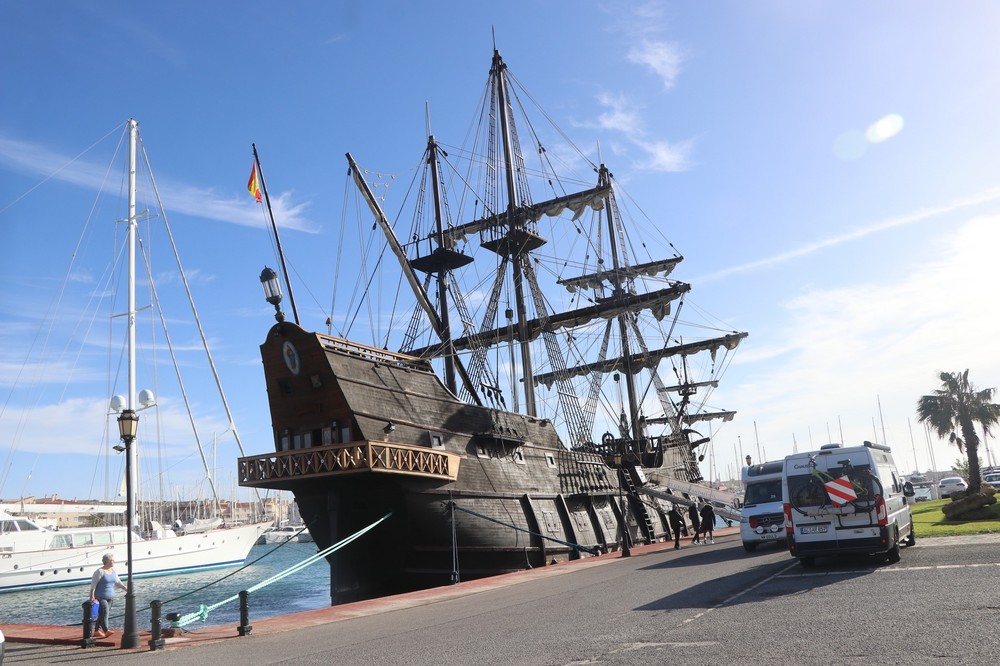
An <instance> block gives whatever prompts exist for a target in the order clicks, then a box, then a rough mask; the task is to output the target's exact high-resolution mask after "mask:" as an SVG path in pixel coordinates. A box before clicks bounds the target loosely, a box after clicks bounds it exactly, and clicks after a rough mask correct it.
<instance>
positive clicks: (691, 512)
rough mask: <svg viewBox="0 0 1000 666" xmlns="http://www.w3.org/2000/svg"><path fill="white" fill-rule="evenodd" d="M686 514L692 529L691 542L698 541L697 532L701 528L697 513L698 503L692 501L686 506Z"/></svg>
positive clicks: (699, 516) (699, 517)
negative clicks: (692, 536)
mask: <svg viewBox="0 0 1000 666" xmlns="http://www.w3.org/2000/svg"><path fill="white" fill-rule="evenodd" d="M688 516H689V517H690V518H691V529H692V530H694V538H693V539H691V543H698V532H699V531H700V530H701V515H700V514H699V513H698V503H697V502H693V503H692V504H691V506H690V507H688Z"/></svg>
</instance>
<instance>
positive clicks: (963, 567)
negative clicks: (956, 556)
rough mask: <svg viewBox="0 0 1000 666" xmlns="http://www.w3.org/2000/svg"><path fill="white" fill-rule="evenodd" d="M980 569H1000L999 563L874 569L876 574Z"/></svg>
mask: <svg viewBox="0 0 1000 666" xmlns="http://www.w3.org/2000/svg"><path fill="white" fill-rule="evenodd" d="M981 567H1000V562H977V563H975V564H938V565H935V566H927V567H889V568H888V569H876V571H877V572H878V573H891V572H893V571H926V570H928V569H976V568H981Z"/></svg>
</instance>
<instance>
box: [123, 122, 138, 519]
mask: <svg viewBox="0 0 1000 666" xmlns="http://www.w3.org/2000/svg"><path fill="white" fill-rule="evenodd" d="M138 133H139V123H138V122H137V121H136V120H135V119H134V118H129V120H128V396H127V397H126V401H127V402H126V404H125V407H126V409H131V410H133V411H134V410H135V409H136V404H135V232H136V219H135V169H136V159H135V153H136V142H137V136H138ZM127 455H128V456H129V467H130V475H129V476H130V478H129V483H130V484H131V485H132V493H131V494H130V495H129V496H128V498H127V504H128V506H127V507H126V512H127V515H128V520H129V524H130V525H131V526H132V527H134V528H138V526H139V521H138V518H137V516H136V511H135V496H136V492H137V490H138V487H139V486H138V483H137V481H138V478H139V473H138V470H139V465H138V463H139V456H138V454H137V450H136V446H135V442H133V443H132V445H131V446H129V447H128V453H127Z"/></svg>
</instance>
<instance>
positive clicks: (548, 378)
mask: <svg viewBox="0 0 1000 666" xmlns="http://www.w3.org/2000/svg"><path fill="white" fill-rule="evenodd" d="M745 337H747V334H746V333H730V334H729V335H724V336H722V337H721V338H712V339H711V340H702V341H700V342H689V343H687V344H683V345H676V346H674V347H664V348H663V349H660V350H657V351H650V352H646V353H641V354H631V355H630V356H629V357H628V360H629V365H630V367H631V368H632V370H633V371H635V370H640V369H641V370H649V369H652V368H655V367H656V366H657V365H658V364H659V363H660V361H661V360H663V359H665V358H669V357H671V356H678V355H686V354H695V353H697V352H701V351H711V352H712V353H713V354H714V353H715V352H716V350H718V349H719V348H720V347H725V348H726V349H729V350H732V349H736V347H737V345H739V344H740V341H741V340H742V339H743V338H745ZM624 369H625V358H623V357H618V358H609V359H605V360H604V361H597V362H596V363H586V364H584V365H578V366H576V367H573V368H566V370H564V372H566V373H568V374H567V376H569V377H582V376H585V375H588V374H590V373H591V372H605V373H606V372H622V371H623V370H624ZM555 380H556V373H554V372H547V373H544V374H541V375H535V383H536V384H542V385H544V386H545V387H546V388H548V387H551V386H552V383H553V382H554V381H555Z"/></svg>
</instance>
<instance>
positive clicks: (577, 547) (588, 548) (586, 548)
mask: <svg viewBox="0 0 1000 666" xmlns="http://www.w3.org/2000/svg"><path fill="white" fill-rule="evenodd" d="M447 506H448V507H449V508H453V509H456V510H458V511H464V512H465V513H467V514H469V515H472V516H475V517H476V518H483V519H485V520H488V521H490V522H493V523H496V524H497V525H503V526H504V527H510V528H513V529H515V530H517V531H519V532H527V533H528V534H531V535H533V536H537V537H541V538H543V539H548V540H549V541H555V542H556V543H561V544H562V545H564V546H569V547H570V548H572V549H573V550H582V551H584V552H587V553H590V554H591V555H600V554H601V551H600V549H599V548H597V547H596V546H581V545H580V544H578V543H570V542H569V541H563V540H562V539H557V538H555V537H551V536H548V535H545V534H539V533H538V532H532V531H531V530H528V529H525V528H523V527H518V526H517V525H512V524H510V523H505V522H503V521H501V520H497V519H496V518H491V517H489V516H484V515H483V514H481V513H476V512H475V511H473V510H472V509H466V508H464V507H461V506H459V505H457V504H455V503H454V502H448V504H447Z"/></svg>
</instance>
